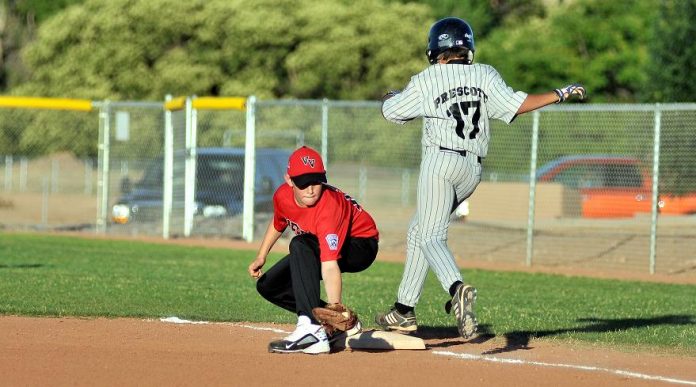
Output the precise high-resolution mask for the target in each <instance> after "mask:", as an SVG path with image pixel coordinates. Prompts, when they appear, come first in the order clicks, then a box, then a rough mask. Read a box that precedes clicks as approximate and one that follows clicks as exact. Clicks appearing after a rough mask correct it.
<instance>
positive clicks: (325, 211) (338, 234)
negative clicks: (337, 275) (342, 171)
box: [316, 191, 351, 262]
mask: <svg viewBox="0 0 696 387" xmlns="http://www.w3.org/2000/svg"><path fill="white" fill-rule="evenodd" d="M325 193H327V194H330V193H331V191H327V192H325ZM330 196H331V200H327V201H325V202H324V203H322V208H321V211H320V212H319V213H318V214H317V218H316V222H317V239H319V250H320V257H319V259H320V260H321V261H322V262H326V261H335V260H337V259H339V258H340V256H339V254H340V252H341V248H342V247H343V243H345V241H346V237H347V235H348V227H349V226H350V216H351V212H350V207H349V206H348V205H347V203H348V202H347V201H346V200H343V198H341V197H338V196H339V195H330Z"/></svg>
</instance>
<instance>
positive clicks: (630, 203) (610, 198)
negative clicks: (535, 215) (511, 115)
mask: <svg viewBox="0 0 696 387" xmlns="http://www.w3.org/2000/svg"><path fill="white" fill-rule="evenodd" d="M537 181H539V182H556V183H561V184H563V185H564V186H566V187H569V188H572V189H577V190H579V191H580V194H581V200H582V203H581V205H582V216H583V217H586V218H617V217H632V216H635V215H636V214H639V213H650V212H651V208H652V178H651V174H650V173H649V171H648V170H646V169H645V167H644V166H643V164H641V162H640V160H638V159H636V158H634V157H629V156H616V155H577V156H565V157H561V158H558V159H556V160H553V161H551V162H549V163H547V164H546V165H544V166H543V167H541V168H539V170H538V172H537ZM658 210H659V211H660V213H662V214H674V215H684V214H695V213H696V193H694V194H690V195H682V196H679V197H677V196H674V195H670V194H668V193H663V194H661V195H660V200H659V206H658Z"/></svg>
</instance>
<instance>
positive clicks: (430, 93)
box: [382, 64, 527, 157]
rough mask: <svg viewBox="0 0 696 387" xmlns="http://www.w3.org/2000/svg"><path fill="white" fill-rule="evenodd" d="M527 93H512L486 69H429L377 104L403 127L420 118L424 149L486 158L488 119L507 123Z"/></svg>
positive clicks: (450, 66)
mask: <svg viewBox="0 0 696 387" xmlns="http://www.w3.org/2000/svg"><path fill="white" fill-rule="evenodd" d="M525 98H527V93H524V92H522V91H517V92H515V91H513V90H512V88H511V87H509V86H508V85H507V84H506V83H505V81H504V80H503V78H502V77H501V76H500V74H498V71H496V69H494V68H493V67H492V66H489V65H486V64H471V65H464V64H434V65H432V66H429V67H428V68H427V69H425V70H423V71H422V72H420V73H419V74H416V75H414V76H413V77H412V78H411V81H410V82H409V83H408V85H406V87H405V88H404V89H403V90H402V91H401V92H400V93H399V94H396V95H395V96H394V97H392V98H390V99H388V100H386V101H385V102H384V104H383V105H382V114H383V115H384V118H386V119H387V120H389V121H392V122H395V123H398V124H404V123H406V122H407V121H410V120H412V119H414V118H417V117H425V131H424V133H423V140H422V142H423V145H424V146H436V147H437V146H442V147H445V148H449V149H455V150H466V151H469V152H471V153H473V154H476V155H478V156H481V157H486V154H487V153H488V142H489V140H490V126H489V122H488V119H489V118H496V119H499V120H502V121H504V122H506V123H510V122H511V121H512V120H513V119H514V118H515V114H516V113H517V109H518V108H519V107H520V105H522V102H524V100H525Z"/></svg>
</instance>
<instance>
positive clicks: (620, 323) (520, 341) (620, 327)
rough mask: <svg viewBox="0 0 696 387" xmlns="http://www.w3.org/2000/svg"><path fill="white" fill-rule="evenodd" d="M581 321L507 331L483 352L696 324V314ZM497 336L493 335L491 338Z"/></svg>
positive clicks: (499, 351)
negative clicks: (560, 338) (581, 335)
mask: <svg viewBox="0 0 696 387" xmlns="http://www.w3.org/2000/svg"><path fill="white" fill-rule="evenodd" d="M576 321H577V322H579V323H584V325H582V326H578V327H574V328H560V329H550V330H539V331H535V330H529V331H513V332H508V333H505V334H504V335H503V336H504V337H505V345H504V346H502V347H499V348H494V349H491V350H488V351H486V352H483V354H484V355H491V354H496V353H503V352H512V351H517V350H528V349H532V347H530V346H529V342H530V341H531V340H532V339H538V338H543V337H549V336H557V335H562V334H565V333H571V332H576V333H604V332H616V331H625V330H628V329H636V328H645V327H648V326H656V325H696V316H693V315H666V316H656V317H650V318H617V319H600V318H593V317H589V318H580V319H578V320H576ZM493 337H495V335H493V336H492V337H490V338H493Z"/></svg>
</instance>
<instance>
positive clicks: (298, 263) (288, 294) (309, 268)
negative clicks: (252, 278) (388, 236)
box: [256, 234, 377, 324]
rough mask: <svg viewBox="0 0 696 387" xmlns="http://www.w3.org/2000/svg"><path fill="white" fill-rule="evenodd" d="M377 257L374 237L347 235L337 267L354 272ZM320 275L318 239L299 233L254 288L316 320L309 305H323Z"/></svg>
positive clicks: (363, 267)
mask: <svg viewBox="0 0 696 387" xmlns="http://www.w3.org/2000/svg"><path fill="white" fill-rule="evenodd" d="M376 257H377V239H376V238H349V239H348V240H346V242H345V243H344V244H343V248H342V249H341V258H340V259H339V260H338V267H339V268H340V269H341V273H357V272H360V271H363V270H365V269H367V268H368V267H370V265H372V262H374V261H375V258H376ZM321 279H322V278H321V261H320V260H319V241H318V240H317V237H316V236H314V235H311V234H302V235H297V236H295V237H294V238H292V240H291V241H290V254H288V255H287V256H285V257H284V258H283V259H281V260H280V261H278V263H276V264H275V265H273V267H271V268H270V269H269V270H268V271H267V272H266V273H264V274H263V275H262V276H261V278H259V279H258V281H256V290H258V292H259V294H261V296H263V298H265V299H267V300H268V301H270V302H271V303H273V304H275V305H278V306H280V307H281V308H283V309H287V310H289V311H290V312H293V313H297V315H298V316H299V315H305V316H308V317H309V318H310V319H311V320H312V322H313V323H314V324H316V323H317V322H316V320H315V319H314V316H312V309H313V308H316V307H318V306H324V305H326V302H325V301H323V300H321V296H320V294H321V288H320V282H321Z"/></svg>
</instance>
